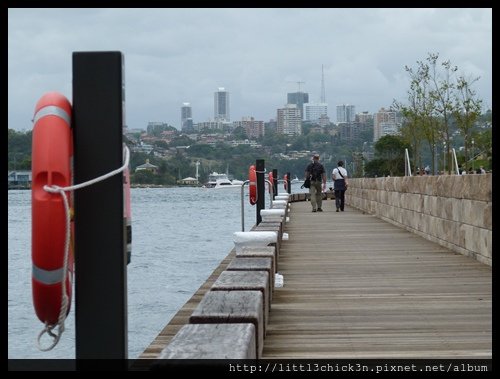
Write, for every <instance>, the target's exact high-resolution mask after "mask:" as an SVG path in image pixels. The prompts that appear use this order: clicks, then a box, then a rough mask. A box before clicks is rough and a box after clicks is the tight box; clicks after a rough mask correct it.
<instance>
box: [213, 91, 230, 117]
mask: <svg viewBox="0 0 500 379" xmlns="http://www.w3.org/2000/svg"><path fill="white" fill-rule="evenodd" d="M214 119H215V121H222V122H229V121H230V117H229V92H227V91H226V90H225V89H224V88H223V87H219V89H218V91H217V92H214Z"/></svg>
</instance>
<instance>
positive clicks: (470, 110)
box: [453, 76, 482, 162]
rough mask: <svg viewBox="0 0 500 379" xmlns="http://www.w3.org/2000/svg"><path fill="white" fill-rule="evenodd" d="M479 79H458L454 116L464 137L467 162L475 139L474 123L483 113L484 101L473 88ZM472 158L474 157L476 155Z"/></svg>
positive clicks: (461, 77)
mask: <svg viewBox="0 0 500 379" xmlns="http://www.w3.org/2000/svg"><path fill="white" fill-rule="evenodd" d="M478 80H479V77H477V78H474V79H471V80H467V79H465V77H463V76H460V77H458V79H457V86H456V87H457V92H456V94H455V107H454V109H453V116H454V118H455V120H456V123H457V127H458V130H460V133H461V134H462V136H463V138H464V156H465V159H464V160H465V162H468V161H469V149H470V147H471V144H472V141H473V138H472V131H473V127H474V124H475V122H476V120H477V119H478V118H479V116H480V115H481V104H482V101H481V100H479V99H478V98H477V95H476V92H475V91H474V90H473V89H472V88H471V86H472V84H474V83H475V82H477V81H478ZM473 154H474V152H473ZM472 159H474V156H473V157H472Z"/></svg>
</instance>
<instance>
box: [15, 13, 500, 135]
mask: <svg viewBox="0 0 500 379" xmlns="http://www.w3.org/2000/svg"><path fill="white" fill-rule="evenodd" d="M214 17H216V18H217V20H218V22H217V23H216V24H214V23H212V22H211V21H210V20H211V19H213V18H214ZM248 20H259V27H258V28H256V27H252V26H251V25H253V23H252V22H250V24H248ZM443 20H446V22H443ZM89 25H92V28H89V27H88V26H89ZM244 25H248V27H244ZM219 36H231V38H219ZM292 36H293V42H294V43H293V44H292V45H290V38H291V37H292ZM110 50H113V51H116V50H118V51H122V52H123V54H124V61H125V93H126V99H125V100H126V101H125V112H126V113H125V115H126V117H125V120H126V124H127V126H128V127H130V128H145V127H146V126H147V124H148V122H149V121H161V122H166V123H168V124H170V125H172V126H175V127H176V128H177V129H181V125H180V121H181V118H180V117H179V112H180V107H181V106H182V104H183V103H184V102H189V103H190V106H191V107H192V111H193V122H203V121H208V120H210V119H213V118H214V98H213V96H214V95H213V94H214V92H215V91H217V88H219V87H224V88H225V89H226V90H227V91H228V92H229V93H230V109H231V112H230V118H231V120H241V119H242V118H243V117H254V118H255V119H256V120H263V121H269V120H270V119H276V116H277V110H278V109H281V108H283V106H284V105H285V104H286V103H287V94H288V93H294V92H298V90H300V91H301V92H304V93H308V94H309V102H310V103H320V101H321V97H322V92H323V86H322V83H321V79H322V74H323V76H324V88H325V92H326V103H327V104H328V116H329V117H330V119H331V120H332V121H334V120H335V119H336V117H335V116H336V115H335V114H334V112H335V107H336V106H337V105H340V104H354V105H355V106H356V111H357V112H363V111H368V112H369V113H372V114H373V113H375V112H377V111H378V110H379V109H380V108H382V107H385V108H388V107H389V106H390V105H391V104H392V101H393V100H394V99H397V100H399V101H404V100H405V95H406V91H407V90H408V88H409V78H408V75H407V74H406V72H405V70H404V66H409V67H416V62H417V61H422V60H425V58H426V57H427V54H428V53H430V52H431V53H435V52H437V53H439V54H440V61H441V60H448V59H449V60H450V61H451V63H452V64H453V65H456V66H458V69H459V70H458V73H459V74H465V75H467V76H471V77H476V76H480V77H481V78H480V80H479V81H478V82H476V83H475V85H474V89H475V90H476V91H477V94H478V97H479V98H481V99H483V101H484V104H483V108H484V110H485V109H487V108H491V106H492V100H491V99H492V10H491V9H489V8H460V9H459V8H455V9H454V8H449V9H442V8H440V9H421V8H418V9H408V8H404V9H397V8H380V9H377V8H370V9H345V8H342V9H341V8H338V9H337V8H327V9H308V8H304V9H272V8H271V9H232V8H231V9H224V8H217V9H168V8H167V9H140V8H139V9H121V8H113V9H99V8H95V9H92V8H88V9H43V8H42V9H21V8H18V9H9V10H8V100H9V101H8V120H9V122H8V127H9V128H13V129H17V130H23V129H31V128H32V126H33V125H32V124H31V119H32V116H33V114H32V113H33V110H34V106H35V104H36V102H37V101H38V99H39V98H40V97H41V96H42V95H43V94H44V93H45V92H48V91H52V90H56V91H59V92H61V93H63V94H64V95H65V96H66V97H68V98H69V99H70V100H71V96H72V89H71V82H72V77H71V76H72V53H73V52H74V51H110Z"/></svg>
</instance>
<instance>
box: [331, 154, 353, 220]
mask: <svg viewBox="0 0 500 379" xmlns="http://www.w3.org/2000/svg"><path fill="white" fill-rule="evenodd" d="M343 165H344V162H343V161H338V163H337V166H338V167H336V168H334V169H333V171H332V179H333V183H334V187H333V188H334V191H335V206H336V207H337V212H338V211H339V209H340V210H341V211H342V212H344V196H345V191H346V189H347V185H348V184H349V183H348V182H347V170H346V169H345V168H344V167H342V166H343Z"/></svg>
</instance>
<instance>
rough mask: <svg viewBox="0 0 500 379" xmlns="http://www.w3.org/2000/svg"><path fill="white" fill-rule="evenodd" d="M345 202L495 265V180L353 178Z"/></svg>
mask: <svg viewBox="0 0 500 379" xmlns="http://www.w3.org/2000/svg"><path fill="white" fill-rule="evenodd" d="M346 203H347V204H348V205H349V206H352V207H354V208H358V209H360V210H363V211H365V212H367V213H370V214H373V215H375V216H377V217H380V218H382V219H383V220H386V221H389V222H391V223H393V224H395V225H398V226H400V227H402V228H404V229H406V230H409V231H411V232H414V233H416V234H418V235H420V236H422V237H424V238H427V239H428V240H431V241H433V242H437V243H439V244H440V245H442V246H445V247H447V248H449V249H451V250H453V251H456V252H458V253H460V254H464V255H467V256H471V257H474V258H475V259H477V260H478V261H480V262H482V263H485V264H487V265H490V266H491V265H492V258H493V257H492V177H491V174H486V175H484V174H483V175H463V176H461V175H439V176H411V177H409V176H406V177H392V178H391V177H386V178H359V179H349V190H348V191H347V192H346Z"/></svg>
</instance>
